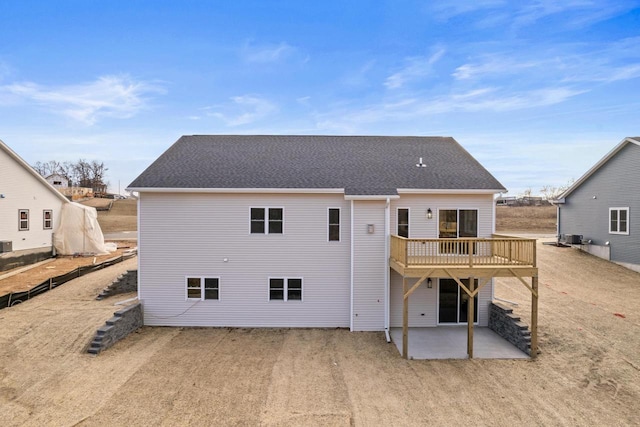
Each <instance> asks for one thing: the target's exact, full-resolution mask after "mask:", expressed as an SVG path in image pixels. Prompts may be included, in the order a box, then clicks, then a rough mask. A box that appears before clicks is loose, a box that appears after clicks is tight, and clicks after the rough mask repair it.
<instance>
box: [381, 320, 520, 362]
mask: <svg viewBox="0 0 640 427" xmlns="http://www.w3.org/2000/svg"><path fill="white" fill-rule="evenodd" d="M391 340H392V341H393V342H394V343H395V345H396V347H397V348H398V351H399V352H400V354H402V328H391ZM409 358H413V359H467V327H466V326H440V327H437V328H409ZM473 358H474V359H528V358H529V356H528V355H527V354H525V353H523V352H522V351H520V350H519V349H517V348H516V347H514V346H513V345H512V344H511V343H509V342H508V341H506V340H505V339H503V338H502V337H500V336H499V335H497V334H496V333H495V332H493V331H492V330H491V329H489V328H482V327H478V326H476V327H474V328H473Z"/></svg>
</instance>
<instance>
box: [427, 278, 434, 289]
mask: <svg viewBox="0 0 640 427" xmlns="http://www.w3.org/2000/svg"><path fill="white" fill-rule="evenodd" d="M427 288H429V289H431V288H433V282H432V281H431V277H429V278H428V279H427Z"/></svg>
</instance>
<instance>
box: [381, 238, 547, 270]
mask: <svg viewBox="0 0 640 427" xmlns="http://www.w3.org/2000/svg"><path fill="white" fill-rule="evenodd" d="M389 258H390V259H389V263H390V266H391V268H393V269H394V270H396V271H397V272H398V273H400V274H401V275H402V276H405V277H421V276H422V275H423V274H424V273H425V272H427V271H430V272H431V274H430V276H432V277H448V276H449V274H446V273H444V275H441V274H443V270H447V271H456V273H462V274H456V275H457V276H458V277H465V276H464V272H467V273H469V274H468V276H473V277H488V276H490V277H504V276H519V277H532V276H535V275H537V268H536V241H535V239H519V238H514V237H505V236H494V237H493V238H469V239H407V238H404V237H400V236H395V235H393V236H391V251H390V257H389ZM514 273H515V274H514Z"/></svg>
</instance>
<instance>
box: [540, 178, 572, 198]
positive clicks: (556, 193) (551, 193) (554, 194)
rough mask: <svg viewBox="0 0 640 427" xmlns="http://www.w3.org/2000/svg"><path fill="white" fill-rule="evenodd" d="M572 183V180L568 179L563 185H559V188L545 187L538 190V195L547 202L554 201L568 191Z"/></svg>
mask: <svg viewBox="0 0 640 427" xmlns="http://www.w3.org/2000/svg"><path fill="white" fill-rule="evenodd" d="M573 183H574V179H573V178H572V179H570V180H569V181H567V183H566V184H565V185H561V186H560V187H554V186H552V185H545V186H544V187H542V188H541V189H540V193H541V194H542V197H543V198H544V199H545V200H547V201H552V200H556V199H557V198H558V197H560V196H561V195H562V193H564V192H565V191H567V190H568V189H569V187H571V186H572V185H573Z"/></svg>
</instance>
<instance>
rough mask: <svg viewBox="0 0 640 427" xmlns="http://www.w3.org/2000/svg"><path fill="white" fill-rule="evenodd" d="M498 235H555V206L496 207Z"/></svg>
mask: <svg viewBox="0 0 640 427" xmlns="http://www.w3.org/2000/svg"><path fill="white" fill-rule="evenodd" d="M496 231H497V232H498V233H513V232H518V233H552V234H555V233H556V207H555V206H550V205H549V206H496Z"/></svg>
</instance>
